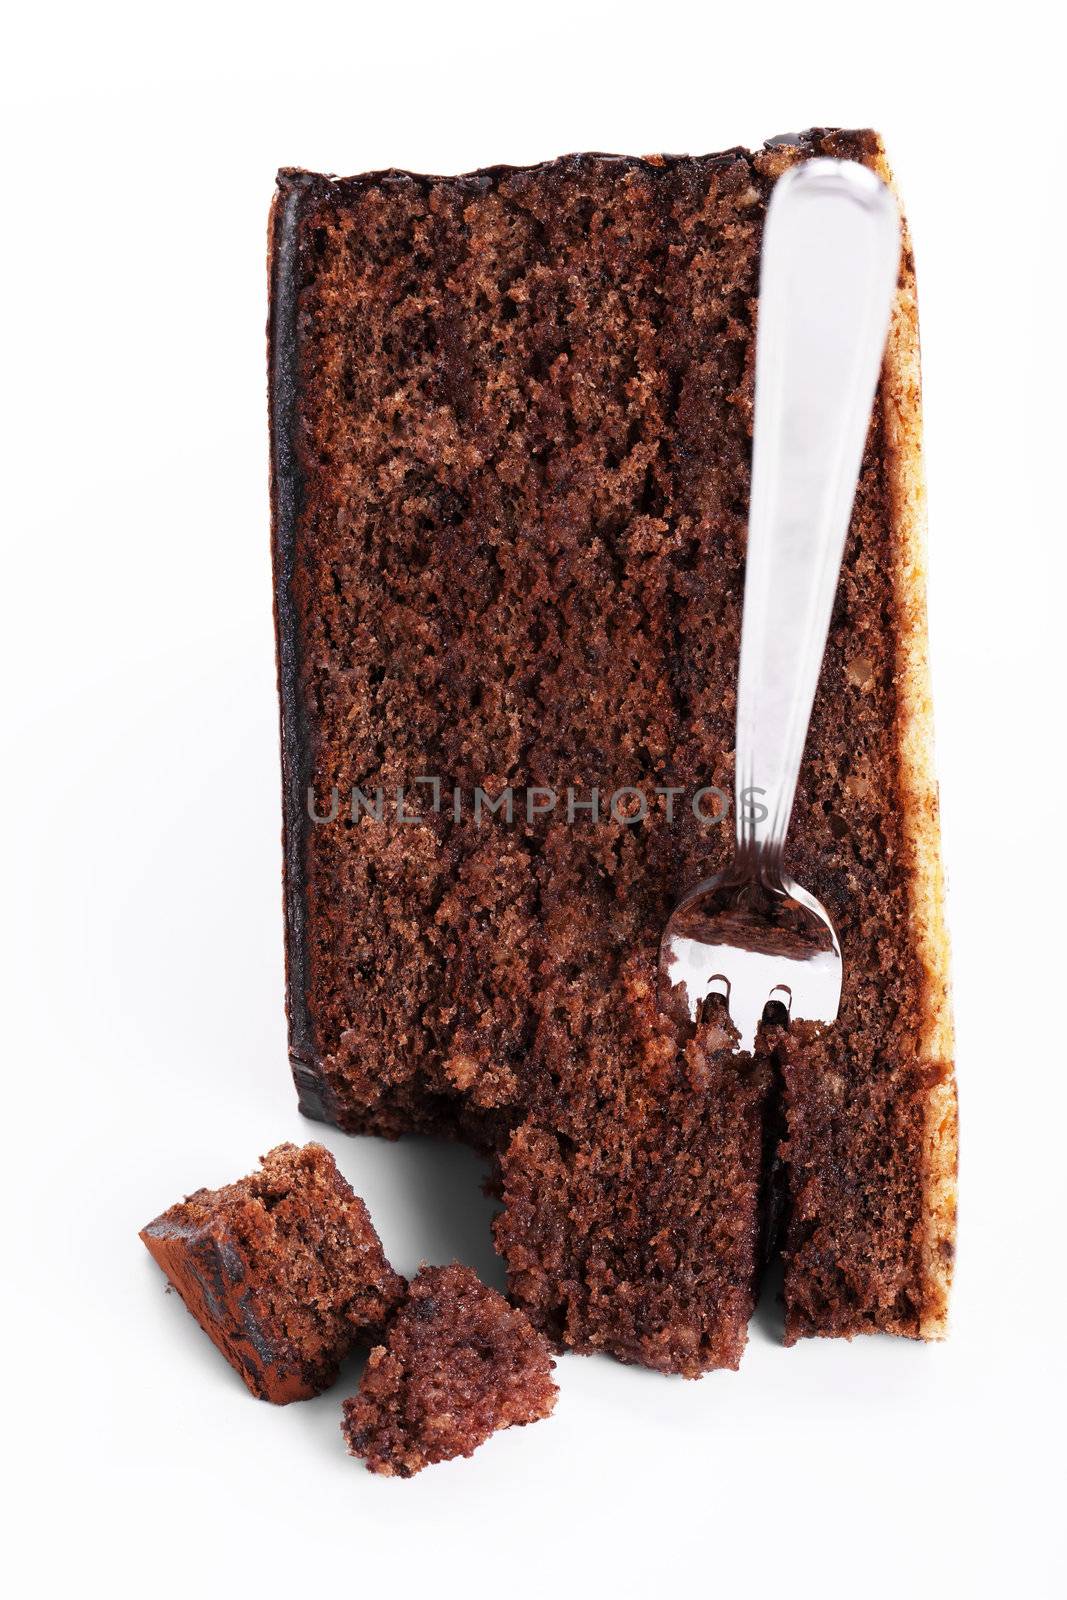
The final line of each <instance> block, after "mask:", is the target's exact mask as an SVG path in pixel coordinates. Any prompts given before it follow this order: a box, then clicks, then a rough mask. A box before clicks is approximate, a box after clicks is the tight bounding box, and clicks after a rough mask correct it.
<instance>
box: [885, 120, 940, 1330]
mask: <svg viewBox="0 0 1067 1600" xmlns="http://www.w3.org/2000/svg"><path fill="white" fill-rule="evenodd" d="M878 170H879V174H880V176H881V177H882V179H883V180H884V182H886V183H887V184H889V186H890V187H891V188H893V189H894V192H895V185H894V183H893V178H892V174H891V172H890V170H889V167H888V163H887V161H886V158H885V153H884V151H883V152H881V154H880V160H879V163H878ZM902 225H903V264H902V268H901V278H900V286H899V289H898V293H897V302H896V306H895V307H894V311H893V320H892V324H891V327H890V331H889V340H888V344H887V349H886V358H885V367H884V379H883V383H882V390H881V396H882V411H883V418H884V424H885V429H886V437H887V439H888V441H889V444H890V451H889V459H888V462H887V472H888V477H889V489H890V503H891V506H892V513H893V528H894V533H895V537H896V541H897V547H898V552H899V555H898V560H897V562H896V563H895V569H894V575H895V582H896V593H897V618H898V631H897V682H898V697H899V698H898V717H897V727H896V734H897V741H898V746H899V751H900V767H901V772H900V786H901V791H902V795H903V798H904V802H905V803H904V836H905V842H906V847H907V849H908V851H909V854H910V861H909V863H908V866H909V889H910V899H911V921H912V929H913V934H914V937H915V941H916V945H917V949H918V955H919V960H920V963H921V967H922V971H923V976H924V989H923V996H922V1012H923V1015H922V1030H921V1037H920V1039H919V1051H918V1053H919V1057H920V1060H921V1061H922V1062H923V1063H924V1064H928V1066H929V1069H930V1077H931V1086H930V1089H929V1095H928V1101H927V1112H926V1130H925V1159H926V1173H925V1186H924V1201H925V1225H924V1245H923V1253H924V1258H925V1263H926V1297H925V1300H924V1304H923V1307H922V1310H921V1315H920V1333H921V1335H922V1337H923V1338H925V1339H937V1338H943V1337H944V1335H945V1332H946V1329H947V1320H948V1301H949V1291H950V1288H951V1284H952V1266H953V1260H954V1256H955V1237H956V1182H957V1166H958V1110H957V1094H956V1081H955V1037H954V1031H953V1023H952V1006H951V991H950V976H949V974H950V950H949V937H948V928H947V926H946V922H945V882H944V871H943V868H942V862H941V829H940V819H939V802H938V792H937V777H936V768H935V763H934V714H933V697H932V693H931V684H930V664H929V648H928V634H927V605H926V539H927V521H926V484H925V476H924V471H923V455H922V382H921V363H920V345H919V316H918V299H917V292H916V283H915V266H914V258H913V254H912V247H911V239H910V235H909V232H908V226H907V221H906V219H904V218H903V213H902Z"/></svg>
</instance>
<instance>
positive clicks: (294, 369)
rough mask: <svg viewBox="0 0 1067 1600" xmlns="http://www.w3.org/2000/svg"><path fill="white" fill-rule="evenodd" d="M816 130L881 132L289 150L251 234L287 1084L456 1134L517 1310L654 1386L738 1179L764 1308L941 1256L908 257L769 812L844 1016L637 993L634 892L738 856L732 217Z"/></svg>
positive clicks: (395, 1130)
mask: <svg viewBox="0 0 1067 1600" xmlns="http://www.w3.org/2000/svg"><path fill="white" fill-rule="evenodd" d="M813 155H830V156H837V157H845V158H848V159H852V160H857V161H861V162H864V163H866V164H867V165H868V166H870V167H872V168H873V169H874V170H876V171H878V172H879V173H880V174H882V175H883V176H884V177H887V176H888V174H887V171H886V166H885V159H884V156H883V152H882V148H881V144H880V142H879V140H878V138H877V137H876V135H874V134H873V133H869V132H851V133H848V132H835V131H829V130H817V131H815V132H811V133H808V134H805V135H798V136H796V137H789V138H787V139H784V140H776V141H773V142H772V143H771V144H769V145H768V146H767V147H765V148H764V149H763V150H760V151H756V152H748V151H744V150H730V151H727V152H724V153H723V154H720V155H712V156H700V157H676V156H670V157H661V156H656V157H650V158H646V159H637V158H630V157H615V156H602V155H579V156H571V157H567V158H564V159H562V160H559V161H553V162H548V163H546V164H544V165H542V166H538V167H532V168H528V169H522V170H516V169H511V168H492V169H488V170H486V171H483V172H478V173H472V174H468V175H466V176H463V177H456V178H433V177H420V176H417V175H414V174H411V173H405V172H396V171H389V172H379V173H372V174H368V175H365V176H363V177H356V178H345V179H331V178H326V177H322V176H317V175H315V174H312V173H306V172H297V171H285V172H282V173H281V174H280V176H279V185H278V194H277V197H276V200H275V205H274V210H273V214H272V223H271V264H270V283H271V314H270V331H269V342H270V375H271V378H270V382H271V427H272V462H273V473H272V503H273V521H274V559H275V575H276V591H275V592H276V608H277V627H278V650H279V663H280V684H281V700H282V753H283V761H282V768H283V786H284V817H285V826H284V841H285V885H286V913H287V973H288V1012H289V1023H290V1046H291V1055H292V1063H293V1071H294V1075H295V1078H296V1082H297V1086H298V1090H299V1095H300V1103H301V1106H302V1107H303V1109H304V1110H305V1111H306V1112H307V1113H308V1114H309V1115H311V1116H313V1117H319V1118H323V1119H325V1120H327V1121H331V1122H334V1123H336V1124H337V1125H338V1126H340V1127H342V1128H346V1129H349V1130H367V1131H377V1132H380V1133H385V1134H387V1135H391V1136H392V1135H397V1134H401V1133H404V1132H408V1131H430V1132H435V1133H439V1134H445V1135H448V1136H454V1137H459V1138H462V1139H466V1140H469V1141H470V1142H471V1143H473V1144H475V1145H476V1146H477V1147H478V1148H480V1149H482V1150H483V1151H487V1152H490V1153H491V1154H492V1155H493V1157H494V1159H495V1161H496V1163H497V1167H498V1177H499V1192H500V1194H501V1197H502V1200H503V1207H504V1209H503V1211H502V1213H501V1215H500V1217H499V1219H498V1222H497V1230H496V1237H497V1243H498V1246H499V1248H500V1249H501V1250H502V1252H503V1254H504V1256H505V1259H506V1262H507V1265H508V1271H509V1284H510V1287H511V1290H512V1293H513V1295H514V1296H515V1297H516V1298H517V1299H518V1300H519V1301H520V1302H521V1303H522V1304H523V1305H524V1306H525V1308H526V1309H527V1310H528V1311H529V1313H530V1315H531V1316H532V1317H533V1319H534V1321H535V1322H536V1323H537V1324H538V1325H539V1326H540V1327H542V1328H543V1329H545V1330H546V1331H547V1332H548V1333H549V1334H550V1335H551V1336H552V1337H553V1338H554V1339H556V1340H558V1341H559V1342H560V1343H562V1344H564V1345H567V1346H569V1347H572V1348H575V1349H580V1350H591V1349H603V1350H609V1351H613V1352H614V1353H615V1354H617V1355H619V1356H621V1357H623V1358H624V1359H628V1360H634V1361H642V1362H645V1363H648V1364H650V1365H652V1366H656V1367H659V1368H661V1369H662V1370H665V1371H678V1372H685V1373H689V1374H695V1373H698V1372H700V1371H702V1370H705V1369H706V1368H708V1367H710V1366H715V1365H733V1364H736V1361H737V1359H738V1356H739V1354H740V1351H741V1348H742V1346H743V1343H744V1338H745V1324H746V1321H747V1316H748V1311H749V1308H750V1306H751V1303H752V1294H753V1283H754V1278H755V1276H756V1273H757V1269H758V1261H757V1256H758V1240H759V1238H760V1235H761V1232H762V1233H765V1232H766V1228H765V1213H766V1212H767V1210H768V1196H769V1194H770V1193H771V1190H772V1188H774V1189H775V1192H779V1191H780V1193H781V1198H782V1210H781V1228H780V1230H779V1235H778V1238H777V1241H776V1242H777V1244H778V1246H779V1247H780V1248H781V1249H782V1251H783V1253H784V1256H785V1263H786V1276H785V1295H786V1301H787V1316H788V1326H787V1337H789V1338H793V1337H796V1336H798V1335H800V1334H806V1333H828V1334H852V1333H855V1332H864V1331H873V1330H876V1329H883V1330H887V1331H891V1332H894V1333H900V1334H907V1335H912V1336H922V1337H933V1336H937V1335H939V1334H940V1333H941V1332H942V1331H943V1329H944V1325H945V1315H946V1306H947V1294H948V1285H949V1279H950V1274H951V1259H952V1248H953V1233H954V1184H955V1139H956V1133H955V1089H954V1082H953V1071H952V1030H951V1020H950V1015H949V1007H948V990H947V953H946V952H947V946H946V938H945V931H944V925H943V919H942V905H941V873H940V865H939V842H938V823H937V796H936V789H935V785H934V780H933V776H932V765H931V754H930V704H929V692H928V686H927V669H926V621H925V595H924V570H923V493H922V473H921V461H920V414H919V377H918V329H917V321H916V310H915V286H914V276H913V270H912V260H911V253H910V248H909V247H908V246H907V243H905V251H904V256H903V261H902V268H901V276H900V285H899V293H898V299H897V305H896V310H895V315H894V321H893V327H892V331H891V335H890V341H889V347H888V350H887V354H886V359H885V364H884V370H883V377H882V382H881V386H880V390H879V395H878V399H877V402H876V406H875V412H874V416H873V419H872V423H871V428H870V433H869V437H868V442H867V447H866V453H865V458H864V464H863V471H862V478H861V482H860V485H859V489H858V493H857V497H856V503H855V509H854V514H853V518H852V527H851V532H850V537H849V542H848V545H847V547H846V553H845V561H844V570H843V573H842V579H841V583H840V588H839V593H838V597H837V603H836V608H835V612H834V618H833V623H832V626H831V633H830V639H829V643H828V646H827V652H826V658H825V662H824V667H823V672H822V678H821V684H820V689H819V693H818V695H817V698H816V703H815V708H814V713H813V719H812V725H811V731H810V734H809V738H808V744H807V750H806V756H805V761H804V765H803V768H802V771H801V777H800V784H799V787H798V792H797V798H796V804H795V810H794V820H793V825H792V830H791V834H790V855H791V860H790V867H791V870H792V871H793V872H794V873H795V875H796V877H797V878H798V880H799V881H801V882H802V883H804V885H805V886H806V887H807V888H808V889H809V890H810V891H811V892H812V893H813V894H815V895H816V896H817V897H818V898H819V899H820V900H821V901H822V903H823V904H824V905H825V906H826V908H827V910H828V912H829V914H830V917H831V919H832V921H833V924H834V927H835V929H836V930H837V931H838V935H839V937H840V939H841V943H842V948H843V954H844V994H843V999H842V1007H841V1015H840V1019H839V1021H838V1024H837V1025H836V1027H835V1028H834V1029H833V1030H832V1032H828V1033H826V1034H825V1035H816V1034H812V1033H811V1032H810V1031H805V1030H794V1031H793V1032H792V1033H790V1034H788V1035H783V1034H782V1033H781V1032H780V1030H779V1031H778V1032H775V1031H774V1030H773V1029H772V1030H770V1031H769V1032H767V1033H766V1034H765V1036H764V1039H763V1041H762V1042H761V1043H760V1045H759V1048H758V1049H757V1055H756V1057H755V1058H754V1059H749V1058H743V1059H738V1058H737V1057H736V1056H735V1055H734V1054H733V1052H732V1050H731V1048H730V1041H729V1040H727V1041H726V1042H725V1044H724V1039H723V1030H722V1024H721V1018H716V1017H714V1016H712V1017H711V1018H709V1020H708V1021H707V1023H706V1024H705V1031H704V1033H703V1034H702V1035H701V1036H700V1037H698V1039H697V1040H696V1041H695V1043H694V1044H691V1045H686V1044H685V1043H683V1042H682V1041H681V1040H679V1039H678V1038H676V1037H675V1035H674V1032H673V1030H672V1028H671V1026H670V1024H669V1023H668V1022H667V1020H666V1019H665V1018H663V1017H662V1016H660V1015H659V1013H658V1011H657V1009H656V1006H655V1004H654V1001H653V997H652V996H653V980H654V973H655V963H656V952H657V947H658V941H659V937H660V932H661V930H662V928H663V925H664V922H665V919H666V917H667V914H668V912H669V910H670V907H671V905H672V904H673V902H674V901H675V900H676V899H677V897H678V896H679V895H680V894H681V893H682V892H683V891H684V890H686V889H688V888H690V887H691V886H692V885H693V884H694V883H695V882H697V881H698V880H699V879H701V878H702V877H704V876H706V875H707V874H708V873H710V872H713V871H715V870H717V869H718V868H719V867H721V866H722V865H723V864H724V863H725V861H726V859H727V858H728V855H729V851H730V835H731V829H732V821H731V819H730V818H729V817H728V816H724V812H726V810H727V805H726V804H725V803H724V802H725V801H726V799H727V797H728V796H729V795H730V793H731V792H732V779H733V772H732V767H733V738H734V714H735V686H736V673H737V660H738V643H739V630H740V620H741V599H742V591H743V582H744V557H745V533H746V519H747V513H748V494H749V463H750V453H751V428H752V381H753V365H754V328H755V319H756V315H757V310H758V306H757V291H758V265H759V251H760V241H761V233H762V227H763V219H764V215H765V211H766V205H767V201H768V197H769V194H770V191H771V188H772V186H773V184H774V182H775V180H776V178H777V177H778V176H779V175H780V174H781V173H782V172H783V171H785V170H786V169H787V168H788V167H789V166H790V165H792V164H793V163H795V162H797V161H800V160H802V159H804V158H806V157H809V156H813ZM715 791H721V793H716V792H715ZM772 1174H773V1176H774V1183H773V1184H772V1181H771V1178H772Z"/></svg>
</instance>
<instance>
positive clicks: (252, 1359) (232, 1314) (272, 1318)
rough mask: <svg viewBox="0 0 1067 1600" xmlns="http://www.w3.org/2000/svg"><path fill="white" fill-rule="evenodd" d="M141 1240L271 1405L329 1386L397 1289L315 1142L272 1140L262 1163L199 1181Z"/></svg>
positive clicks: (366, 1223) (357, 1207) (352, 1199)
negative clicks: (211, 1184)
mask: <svg viewBox="0 0 1067 1600" xmlns="http://www.w3.org/2000/svg"><path fill="white" fill-rule="evenodd" d="M141 1238H142V1239H143V1240H144V1242H145V1244H146V1245H147V1247H148V1249H149V1251H150V1252H151V1254H152V1256H153V1257H154V1259H155V1260H156V1262H157V1263H158V1264H159V1266H161V1267H162V1269H163V1271H164V1272H165V1273H166V1274H167V1277H168V1278H169V1279H170V1281H171V1283H172V1284H173V1286H174V1287H175V1289H177V1291H178V1293H179V1294H180V1295H181V1297H182V1299H183V1300H184V1301H185V1304H186V1305H187V1306H188V1308H189V1310H190V1311H191V1312H192V1314H193V1316H194V1317H195V1318H196V1320H197V1322H199V1324H200V1326H201V1327H202V1328H203V1330H204V1332H205V1333H206V1334H208V1335H209V1337H210V1338H211V1339H212V1340H213V1341H214V1342H215V1344H216V1345H217V1346H218V1348H219V1349H220V1350H221V1351H222V1354H223V1355H224V1356H225V1357H226V1359H227V1361H228V1362H229V1363H230V1365H231V1366H232V1367H234V1368H236V1370H237V1371H238V1372H239V1373H240V1375H241V1377H242V1378H243V1379H244V1381H245V1383H246V1384H247V1385H248V1387H249V1389H251V1391H252V1393H253V1394H254V1395H256V1396H257V1397H258V1398H259V1399H261V1400H271V1401H273V1402H274V1403H275V1404H276V1405H284V1404H286V1403H287V1402H288V1401H290V1400H306V1399H308V1398H309V1397H310V1396H311V1395H314V1394H318V1393H319V1392H320V1391H321V1390H323V1389H326V1388H328V1387H329V1385H330V1384H331V1383H333V1381H334V1380H335V1378H336V1377H337V1373H338V1369H339V1367H340V1365H341V1362H342V1361H343V1360H344V1358H345V1356H346V1355H347V1354H348V1352H349V1350H350V1349H351V1348H352V1346H353V1345H354V1344H356V1343H359V1342H363V1343H370V1342H372V1340H373V1339H374V1338H375V1337H377V1335H378V1333H379V1332H380V1330H381V1329H382V1327H383V1326H384V1324H385V1322H386V1320H387V1318H388V1317H389V1315H390V1313H391V1312H392V1311H393V1309H394V1308H395V1306H396V1305H397V1304H398V1303H399V1301H400V1300H401V1299H402V1297H403V1294H404V1290H405V1287H406V1285H405V1280H404V1279H403V1278H402V1277H400V1275H399V1274H398V1273H396V1272H394V1271H393V1269H392V1267H391V1266H390V1265H389V1263H388V1261H387V1260H386V1259H385V1255H384V1253H383V1251H382V1246H381V1241H380V1240H379V1238H378V1235H377V1233H376V1232H375V1230H374V1226H373V1224H372V1222H371V1220H370V1216H369V1214H368V1212H367V1208H366V1206H365V1205H364V1204H363V1201H362V1200H360V1199H359V1197H358V1196H357V1195H355V1194H353V1192H352V1190H351V1188H350V1187H349V1185H348V1184H347V1183H346V1181H345V1179H344V1178H343V1177H342V1176H341V1174H340V1173H339V1172H338V1170H337V1166H336V1164H335V1162H334V1159H333V1156H332V1155H331V1154H330V1152H329V1151H328V1150H326V1149H324V1148H323V1146H322V1145H319V1144H307V1145H304V1146H303V1147H302V1148H301V1147H299V1146H297V1145H294V1144H280V1145H278V1146H277V1148H276V1149H274V1150H271V1151H270V1153H269V1154H268V1155H265V1156H264V1157H263V1158H262V1171H261V1172H254V1173H252V1174H251V1175H250V1176H249V1177H247V1178H241V1179H239V1181H238V1182H237V1183H230V1184H227V1185H226V1186H225V1187H224V1188H221V1189H198V1190H197V1191H196V1193H195V1194H191V1195H190V1196H189V1197H188V1199H186V1200H183V1201H181V1202H179V1204H177V1205H174V1206H171V1208H170V1210H169V1211H164V1213H163V1215H162V1216H160V1217H157V1218H156V1219H155V1221H154V1222H150V1223H149V1224H148V1226H147V1227H145V1228H143V1229H142V1231H141Z"/></svg>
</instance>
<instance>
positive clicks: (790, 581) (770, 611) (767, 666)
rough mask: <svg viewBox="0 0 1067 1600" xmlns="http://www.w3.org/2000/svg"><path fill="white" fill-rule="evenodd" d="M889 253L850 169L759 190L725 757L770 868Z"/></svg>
mask: <svg viewBox="0 0 1067 1600" xmlns="http://www.w3.org/2000/svg"><path fill="white" fill-rule="evenodd" d="M899 262H900V221H899V217H898V214H897V207H896V202H895V201H894V199H893V197H892V195H891V194H890V193H889V190H888V189H887V188H886V187H885V185H884V184H883V183H882V182H881V181H880V180H879V179H878V178H877V177H875V175H874V173H872V172H870V171H868V169H867V168H866V167H862V166H859V165H858V164H857V163H856V162H853V161H831V160H815V161H808V162H804V163H803V164H802V165H800V166H797V167H793V168H791V169H790V170H789V171H788V172H787V173H785V175H784V176H783V177H782V178H780V179H779V181H778V183H777V184H776V185H775V188H774V192H773V194H772V196H771V202H770V206H769V208H768V212H767V221H766V226H765V229H764V237H763V253H762V257H761V263H760V297H759V317H758V323H757V333H756V402H755V429H754V438H753V459H752V496H751V506H750V511H749V523H748V557H747V562H746V568H745V601H744V616H743V624H742V633H741V664H740V670H739V678H738V690H737V758H736V767H735V800H736V811H735V815H736V818H737V846H738V855H739V856H740V857H741V858H742V859H748V860H750V861H753V860H754V861H756V862H759V863H761V864H762V865H763V866H764V867H765V868H770V869H773V870H780V864H781V858H782V852H783V849H784V846H785V837H786V831H787V829H788V827H789V817H790V813H791V812H792V809H793V796H794V793H795V790H796V783H797V774H798V772H799V770H800V761H801V757H802V756H803V753H804V741H805V739H806V738H807V732H808V721H809V719H810V717H811V706H812V701H813V700H814V698H815V688H816V684H817V683H818V679H819V669H820V666H821V663H822V657H823V652H824V650H825V648H826V635H827V633H828V631H829V627H830V613H831V611H832V609H833V602H834V593H835V591H836V589H837V580H838V575H839V573H840V569H841V557H842V554H843V551H844V546H845V536H846V534H847V532H848V525H849V519H850V517H851V514H852V502H853V499H854V497H855V492H856V480H857V478H858V476H859V470H860V464H861V461H862V458H863V447H864V442H865V440H866V436H867V426H868V422H869V420H870V415H871V406H872V403H873V400H874V393H875V389H876V386H877V383H878V373H879V368H880V365H881V360H882V352H883V350H884V348H885V341H886V333H887V329H888V326H889V316H890V311H891V309H892V303H893V296H894V290H895V286H896V281H897V271H898V267H899ZM752 790H757V791H758V790H762V791H763V793H762V794H761V795H757V796H753V795H752V794H751V793H750V791H752ZM761 809H762V810H765V812H766V815H765V816H762V817H761V816H760V815H759V812H760V810H761Z"/></svg>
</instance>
